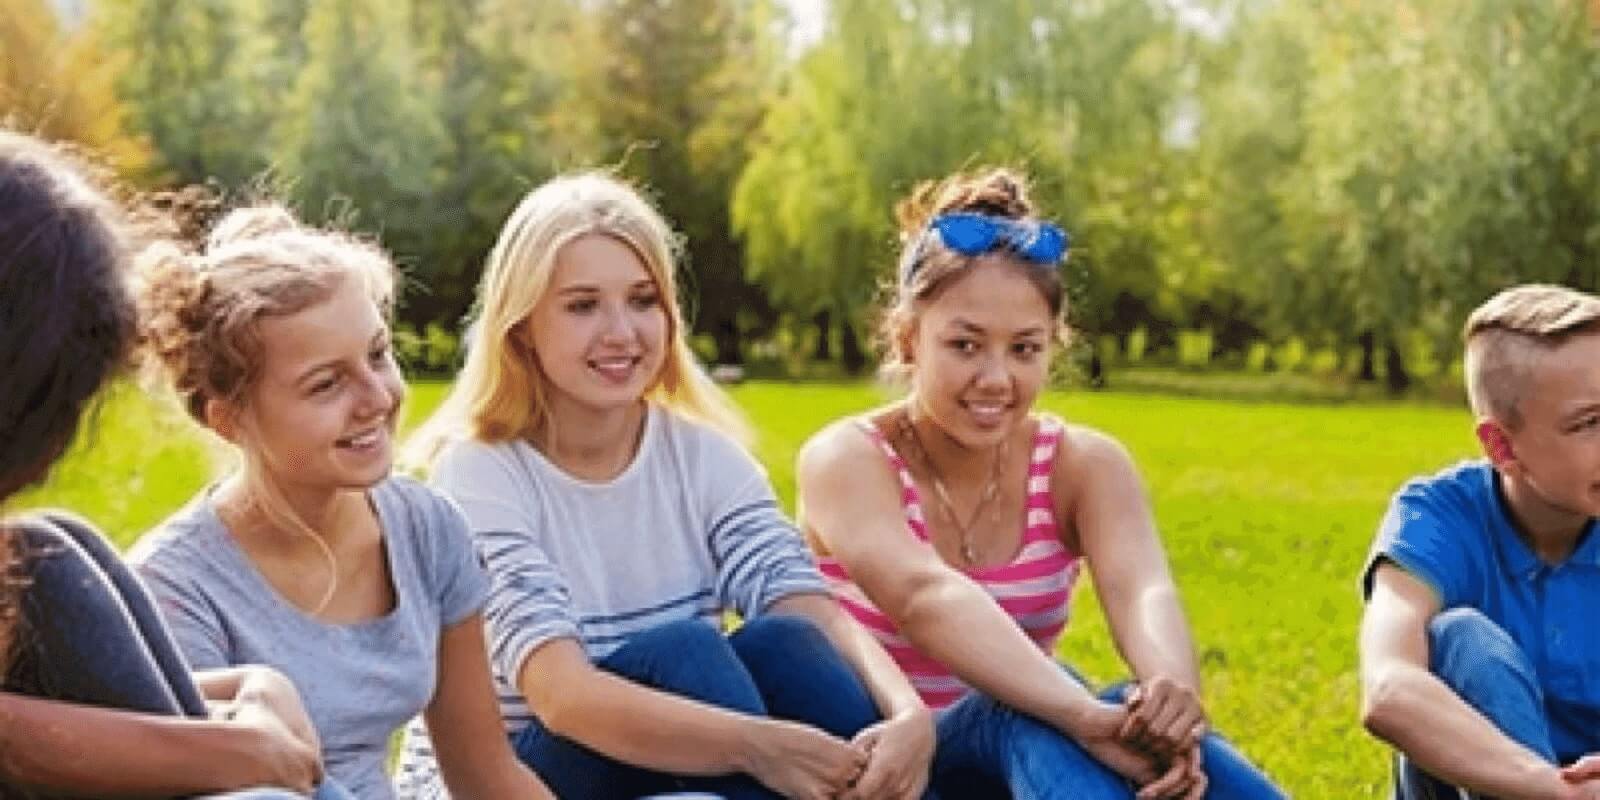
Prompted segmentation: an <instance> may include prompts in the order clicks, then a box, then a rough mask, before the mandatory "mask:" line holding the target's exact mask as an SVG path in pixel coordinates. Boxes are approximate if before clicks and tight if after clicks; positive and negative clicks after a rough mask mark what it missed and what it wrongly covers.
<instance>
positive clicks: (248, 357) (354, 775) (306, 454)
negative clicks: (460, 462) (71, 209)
mask: <svg viewBox="0 0 1600 800" xmlns="http://www.w3.org/2000/svg"><path fill="white" fill-rule="evenodd" d="M141 275H142V278H143V284H142V286H141V288H140V300H141V303H142V306H143V309H144V317H145V325H144V338H145V343H146V347H147V349H148V351H149V354H150V355H151V356H152V358H153V359H154V361H155V362H156V363H157V364H159V365H160V366H161V367H162V368H163V372H164V374H165V375H166V376H167V378H168V379H169V381H170V383H171V385H172V387H173V389H174V390H175V391H176V393H177V396H178V397H179V399H180V400H181V401H182V403H183V406H184V408H185V409H186V410H187V411H188V413H189V414H190V415H191V416H192V417H193V418H194V419H195V420H196V421H198V422H199V423H200V424H202V425H204V426H205V427H207V428H209V429H210V430H211V431H213V432H215V433H216V434H218V435H219V436H220V437H221V438H222V439H224V440H226V441H227V442H228V443H230V444H231V445H233V446H234V448H236V449H237V451H238V453H239V455H240V456H241V458H240V462H241V466H240V467H239V469H238V470H236V471H234V472H233V473H231V474H230V475H228V476H227V477H226V478H224V479H223V480H222V481H221V482H219V483H217V484H216V485H214V486H210V487H207V488H206V489H205V490H203V491H202V492H200V494H199V495H197V496H196V497H195V498H194V499H193V500H192V501H191V502H190V503H189V504H188V505H187V506H186V507H184V508H183V509H182V510H180V511H178V512H177V513H176V514H175V515H173V516H172V517H171V518H169V519H168V520H167V521H166V522H164V523H162V524H161V525H160V526H159V527H158V528H157V529H156V530H154V531H152V532H150V533H149V534H147V535H146V536H145V537H144V539H143V540H141V541H140V542H139V545H138V546H137V548H136V550H135V552H134V553H133V555H132V558H133V560H134V561H135V563H136V564H137V566H138V569H139V571H140V573H141V574H142V576H143V577H144V578H145V580H146V581H148V582H149V584H150V585H151V587H152V589H153V590H154V592H155V594H156V596H157V598H158V601H159V603H160V607H161V610H162V612H163V613H164V614H165V615H166V618H167V620H168V622H169V623H170V624H171V626H172V628H173V630H174V632H175V633H176V636H177V640H178V643H179V646H180V647H181V648H182V649H183V652H184V654H185V655H186V656H187V657H188V659H189V662H190V663H191V664H194V665H195V666H199V667H222V666H227V665H230V664H238V663H248V662H261V663H266V664H270V665H272V666H274V667H276V668H277V669H279V670H281V671H282V672H283V673H284V674H286V675H288V677H289V678H290V679H291V680H292V681H293V682H294V684H295V686H296V687H297V688H298V689H299V690H300V693H301V695H302V696H303V697H304V699H305V702H306V707H307V709H308V711H309V713H310V718H311V723H312V724H313V725H314V727H315V733H316V735H317V736H318V738H319V739H320V741H321V744H322V751H323V755H324V759H325V763H326V766H327V770H328V773H329V774H330V775H332V776H333V777H334V778H335V779H336V780H337V781H338V782H339V783H340V784H342V785H343V786H344V787H346V788H347V789H349V790H350V791H351V792H352V793H353V794H354V795H355V796H356V797H358V798H363V799H364V800H381V799H383V798H390V797H393V796H394V794H395V793H394V790H393V787H392V786H391V782H390V779H389V778H388V776H387V775H386V774H385V770H384V764H385V761H386V758H387V755H388V743H389V740H390V737H391V734H392V733H393V732H394V731H395V730H397V729H398V728H400V727H401V726H402V725H403V724H404V723H405V722H406V721H407V720H409V719H411V718H413V717H415V716H416V715H417V714H418V713H421V714H422V715H423V718H424V719H425V720H426V721H427V724H428V725H429V727H431V728H432V729H433V730H434V731H435V732H436V733H437V734H438V742H439V743H440V746H439V752H438V756H439V763H440V764H441V766H442V768H443V774H444V779H445V781H446V782H447V783H448V785H449V787H450V789H451V790H452V791H453V792H454V794H455V796H456V797H458V798H472V797H476V798H509V797H549V796H550V795H549V793H548V791H547V790H546V789H545V788H544V787H543V785H542V784H541V783H540V782H539V780H538V779H537V778H536V777H534V775H532V774H531V773H530V772H529V771H528V770H527V769H526V768H525V767H523V766H522V765H521V764H520V763H519V762H518V761H517V760H516V759H515V758H514V757H513V756H512V754H511V751H510V749H509V748H508V747H507V746H506V742H505V739H504V738H503V737H502V736H501V735H500V731H499V725H498V717H497V715H496V714H495V709H494V697H493V693H492V690H491V688H490V685H489V672H488V665H487V663H486V658H485V656H484V647H483V625H482V614H481V612H482V608H483V601H484V597H485V593H486V590H487V578H486V577H485V576H484V574H483V572H482V570H481V568H480V566H479V563H478V559H477V556H476V554H475V553H474V551H473V548H472V543H471V540H470V539H469V538H468V537H467V533H466V529H465V526H464V524H463V523H462V520H461V517H460V515H459V514H458V513H457V512H456V511H455V509H454V507H453V506H451V504H450V503H449V502H448V501H446V500H445V499H444V498H442V497H440V496H438V495H437V494H435V493H434V492H432V491H431V490H429V489H427V488H425V487H423V486H422V485H420V484H417V483H414V482H412V481H409V480H405V479H401V478H395V477H392V476H391V475H390V465H391V461H392V458H391V452H392V450H391V445H390V441H391V437H392V436H393V434H394V429H395V424H396V420H397V419H398V414H399V410H400V403H401V401H402V399H403V398H404V396H405V383H404V382H403V381H402V379H401V376H400V373H399V370H398V369H397V368H396V366H395V361H394V357H393V355H392V353H391V352H390V349H389V326H388V322H387V319H388V312H389V309H390V305H391V301H392V298H393V285H394V269H393V266H392V265H391V263H390V261H389V259H388V258H387V257H386V256H385V255H384V254H383V252H382V251H381V250H379V249H378V248H377V247H375V246H373V245H371V244H368V243H366V242H362V241H358V240H356V239H353V238H351V237H348V236H345V235H343V234H339V233H335V232H329V231H323V230H318V229H314V228H310V227H307V226H304V225H302V224H300V223H299V222H297V221H296V220H295V219H294V218H293V217H292V216H291V215H290V214H289V213H288V212H287V211H285V210H283V209H281V208H277V207H271V206H264V207H255V208H246V209H240V210H237V211H234V212H232V213H230V214H229V215H227V216H226V217H224V218H223V219H222V220H221V222H219V223H218V225H217V226H216V228H215V229H214V230H213V231H212V232H211V235H210V237H209V240H208V241H207V243H206V244H205V246H204V248H203V250H202V251H201V252H198V253H189V252H184V251H181V250H178V249H176V248H174V247H170V246H168V247H162V248H156V249H154V250H152V251H150V252H147V253H146V254H145V255H144V259H143V264H142V269H141Z"/></svg>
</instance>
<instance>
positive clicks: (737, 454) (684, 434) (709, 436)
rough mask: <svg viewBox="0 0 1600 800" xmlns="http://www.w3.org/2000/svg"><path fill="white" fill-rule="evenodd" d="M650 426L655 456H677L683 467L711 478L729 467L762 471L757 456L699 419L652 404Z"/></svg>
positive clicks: (650, 436)
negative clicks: (754, 468)
mask: <svg viewBox="0 0 1600 800" xmlns="http://www.w3.org/2000/svg"><path fill="white" fill-rule="evenodd" d="M648 424H649V425H650V426H651V427H652V430H651V431H647V432H646V436H647V437H649V438H650V439H653V440H655V441H654V442H652V443H651V444H652V448H651V449H652V455H654V456H657V457H659V456H662V455H669V456H672V457H675V458H676V459H678V460H679V461H680V463H679V465H678V466H680V467H684V468H688V467H693V468H694V469H695V470H696V471H698V472H700V473H701V474H706V475H709V476H711V477H715V476H716V475H717V474H718V470H720V469H726V468H728V467H737V468H740V469H746V468H750V467H757V468H759V465H758V463H757V461H756V458H755V455H754V454H752V453H751V452H750V451H749V450H747V449H746V448H745V446H744V445H742V444H740V443H739V442H738V441H737V440H735V439H734V438H733V437H732V436H729V435H728V434H726V433H723V432H722V431H720V430H717V429H716V428H714V427H712V426H710V425H707V424H706V423H704V422H701V421H699V420H696V419H693V418H691V417H687V416H684V415H682V414H679V413H677V412H675V411H672V410H671V409H668V408H665V407H662V406H658V405H651V406H650V417H649V422H648ZM663 450H664V451H666V452H665V453H663V452H662V451H663Z"/></svg>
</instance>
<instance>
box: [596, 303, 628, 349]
mask: <svg viewBox="0 0 1600 800" xmlns="http://www.w3.org/2000/svg"><path fill="white" fill-rule="evenodd" d="M600 338H601V340H602V341H603V342H605V343H606V344H625V343H627V342H629V341H631V340H632V338H633V322H632V320H630V319H629V318H628V310H627V309H626V308H623V307H622V306H620V305H618V306H612V307H609V308H607V309H606V314H605V319H604V320H603V321H602V324H601V326H600Z"/></svg>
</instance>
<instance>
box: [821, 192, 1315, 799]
mask: <svg viewBox="0 0 1600 800" xmlns="http://www.w3.org/2000/svg"><path fill="white" fill-rule="evenodd" d="M898 211H899V216H900V221H901V226H902V231H903V232H904V235H903V237H902V238H903V242H904V249H903V252H902V254H901V258H900V262H899V269H898V273H897V283H896V292H895V295H894V299H893V301H892V304H891V306H890V308H889V309H888V313H887V314H886V315H885V323H884V334H885V340H886V345H887V354H888V361H887V363H886V365H885V368H886V371H889V372H893V373H898V375H899V376H900V377H903V378H905V379H906V383H907V385H908V387H909V391H908V393H907V396H906V397H905V399H904V400H903V401H901V402H899V403H896V404H894V405H891V406H889V407H886V408H883V409H879V410H877V411H875V412H871V413H869V414H867V415H866V416H864V417H861V418H857V419H850V420H844V421H841V422H837V423H835V424H833V425H831V426H830V427H828V428H827V429H825V430H823V431H822V432H820V433H818V434H817V435H816V436H815V437H813V438H812V439H811V441H810V442H808V443H807V444H806V446H805V447H804V448H803V449H802V451H801V454H800V463H799V470H798V475H797V478H798V483H799V493H800V508H801V515H802V526H803V528H804V529H805V533H806V536H807V538H808V540H809V541H810V543H811V545H812V547H813V548H814V549H815V550H816V551H817V553H818V556H819V561H820V564H821V568H822V571H823V574H824V576H825V577H826V578H827V580H828V581H829V582H830V584H831V585H832V588H833V591H834V595H835V597H836V598H837V600H838V602H839V603H840V605H841V606H842V607H844V608H845V609H846V610H847V611H848V612H850V614H851V615H852V616H854V617H855V619H856V620H857V621H858V622H860V623H861V624H862V625H863V626H864V627H865V628H867V629H868V630H869V631H871V632H872V633H873V635H875V636H876V637H877V638H878V640H879V641H880V642H882V643H883V645H884V647H885V649H887V650H888V651H889V653H890V655H892V656H893V657H894V659H895V660H896V662H897V663H899V665H900V667H901V669H902V670H904V671H905V673H906V675H907V677H908V678H910V679H911V682H912V684H913V685H914V686H915V687H916V689H917V690H918V692H919V693H920V694H921V695H922V698H923V700H924V702H926V703H927V704H928V705H929V706H930V707H931V708H933V709H935V710H936V711H937V712H938V749H937V752H936V755H935V757H934V768H933V775H932V780H931V786H932V788H933V789H934V790H935V791H937V793H938V794H939V796H940V797H942V798H960V797H1004V796H1007V795H1009V796H1012V797H1016V798H1069V797H1070V798H1076V799H1078V800H1084V799H1086V798H1087V799H1089V800H1098V798H1133V797H1135V796H1137V797H1139V798H1140V800H1145V799H1146V798H1199V797H1201V796H1206V797H1212V798H1258V797H1282V796H1283V795H1282V793H1281V792H1280V791H1279V790H1278V789H1276V788H1275V787H1274V786H1273V785H1272V784H1271V782H1270V781H1268V779H1267V778H1266V777H1265V776H1264V775H1262V774H1261V773H1260V772H1259V771H1258V770H1257V769H1255V768H1254V767H1253V766H1251V765H1250V763H1249V762H1248V761H1246V760H1245V759H1244V758H1243V757H1242V756H1241V755H1239V753H1238V752H1237V751H1235V750H1233V749H1232V748H1231V747H1230V746H1229V745H1228V744H1227V743H1225V742H1224V741H1223V740H1222V739H1221V738H1220V737H1218V736H1217V735H1215V734H1214V733H1210V732H1209V731H1208V726H1207V723H1206V715H1205V710H1204V708H1203V706H1202V704H1201V701H1200V691H1199V685H1200V677H1199V670H1198V668H1197V666H1196V663H1195V657H1194V646H1193V644H1192V642H1191V640H1190V636H1189V631H1188V624H1187V622H1186V621H1185V619H1184V615H1183V611H1182V609H1181V607H1180V606H1179V603H1178V598H1177V590H1176V588H1175V586H1174V584H1173V580H1172V576H1171V573H1170V572H1169V570H1168V568H1167V562H1166V555H1165V553H1164V552H1163V550H1162V547H1161V542H1160V539H1159V537H1158V536H1157V534H1156V530H1155V525H1154V522H1153V520H1152V519H1151V514H1150V509H1149V504H1148V502H1147V500H1146V498H1145V495H1144V489H1143V487H1142V486H1141V483H1140V480H1139V477H1138V474H1137V472H1136V470H1135V469H1134V466H1133V464H1132V461H1131V459H1130V458H1129V457H1128V454H1127V452H1126V451H1125V450H1124V449H1123V448H1122V447H1121V445H1119V444H1118V443H1117V442H1116V441H1115V440H1113V439H1112V438H1110V437H1109V436H1106V435H1105V434H1102V433H1099V432H1096V431H1093V430H1090V429H1088V428H1084V427H1082V426H1077V425H1068V424H1065V423H1063V422H1062V421H1061V420H1059V419H1057V418H1055V417H1052V416H1048V415H1041V414H1035V413H1033V404H1034V401H1035V399H1036V398H1037V397H1038V394H1039V392H1040V390H1041V388H1042V387H1043V385H1044V382H1045V378H1046V373H1047V371H1048V366H1049V362H1050V355H1051V353H1052V350H1053V347H1054V345H1055V343H1056V342H1057V341H1058V340H1060V339H1062V338H1064V337H1063V335H1062V334H1063V333H1064V327H1063V325H1062V323H1061V318H1062V312H1063V306H1064V304H1065V302H1064V292H1063V287H1062V283H1061V278H1060V273H1059V271H1058V266H1059V264H1060V262H1061V261H1062V260H1063V259H1064V258H1065V256H1066V250H1067V236H1066V234H1065V233H1064V232H1063V231H1062V230H1061V229H1060V228H1059V227H1057V226H1056V225H1055V224H1054V223H1051V222H1049V221H1046V220H1042V219H1040V218H1038V217H1036V216H1035V215H1034V213H1033V209H1032V205H1031V203H1030V202H1029V200H1028V197H1027V192H1026V189H1025V186H1024V183H1023V179H1022V178H1021V177H1020V176H1019V175H1017V174H1016V173H1014V172H1011V171H1008V170H989V171H985V172H981V173H974V174H966V175H955V176H952V177H950V178H947V179H945V180H944V181H941V182H938V183H925V184H923V185H921V186H919V187H917V189H916V190H915V191H914V192H913V193H912V195H911V196H910V197H909V198H908V199H907V200H905V201H904V202H902V203H901V204H900V207H899V209H898ZM1084 565H1087V566H1088V567H1089V568H1090V569H1092V570H1093V571H1094V573H1095V581H1096V588H1097V589H1098V591H1099V595H1100V600H1101V603H1102V605H1103V606H1104V608H1105V610H1106V615H1107V618H1108V622H1109V623H1110V628H1111V632H1112V635H1113V637H1114V638H1115V639H1116V644H1117V650H1118V652H1120V653H1122V654H1123V656H1124V658H1125V659H1126V661H1127V663H1128V667H1129V668H1130V669H1131V670H1132V672H1133V681H1132V683H1131V684H1130V685H1129V686H1128V687H1126V688H1118V689H1114V690H1111V691H1109V692H1107V693H1105V694H1102V695H1100V696H1096V695H1095V694H1093V693H1091V692H1090V691H1089V689H1088V688H1086V687H1085V686H1084V685H1083V683H1082V682H1081V681H1079V680H1078V679H1077V678H1076V677H1075V676H1074V675H1073V673H1071V672H1070V671H1069V670H1067V669H1065V668H1063V667H1062V666H1061V665H1058V664H1057V663H1056V662H1055V660H1054V658H1053V653H1054V651H1055V647H1056V642H1057V639H1058V637H1059V636H1060V634H1061V632H1062V630H1063V629H1064V628H1065V627H1066V623H1067V611H1068V605H1069V600H1070V595H1071V591H1072V587H1073V585H1074V583H1075V581H1076V579H1077V576H1078V573H1079V569H1080V567H1081V566H1084Z"/></svg>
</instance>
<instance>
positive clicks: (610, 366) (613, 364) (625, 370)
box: [586, 356, 643, 383]
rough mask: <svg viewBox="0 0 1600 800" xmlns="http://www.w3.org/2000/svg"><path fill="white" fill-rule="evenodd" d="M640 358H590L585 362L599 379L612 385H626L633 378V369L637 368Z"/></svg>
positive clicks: (641, 358)
mask: <svg viewBox="0 0 1600 800" xmlns="http://www.w3.org/2000/svg"><path fill="white" fill-rule="evenodd" d="M642 360H643V357H642V356H607V357H605V358H591V359H589V360H588V362H586V363H587V364H588V365H589V369H592V370H594V371H595V373H597V374H598V375H599V376H600V377H601V378H604V379H605V380H607V381H610V382H612V383H627V382H628V380H629V379H630V378H632V377H633V371H634V368H636V367H638V366H639V362H640V361H642Z"/></svg>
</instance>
